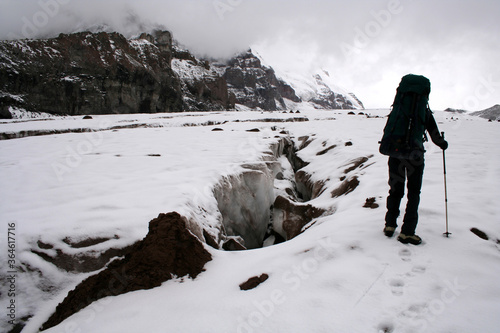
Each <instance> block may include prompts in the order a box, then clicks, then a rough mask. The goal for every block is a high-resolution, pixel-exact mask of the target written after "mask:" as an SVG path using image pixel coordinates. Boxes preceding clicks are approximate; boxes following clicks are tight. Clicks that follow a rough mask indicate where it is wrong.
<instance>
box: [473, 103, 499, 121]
mask: <svg viewBox="0 0 500 333" xmlns="http://www.w3.org/2000/svg"><path fill="white" fill-rule="evenodd" d="M471 116H478V117H481V118H485V119H488V120H491V121H493V120H500V105H499V104H496V105H494V106H492V107H491V108H488V109H486V110H482V111H477V112H472V113H471Z"/></svg>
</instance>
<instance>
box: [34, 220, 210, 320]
mask: <svg viewBox="0 0 500 333" xmlns="http://www.w3.org/2000/svg"><path fill="white" fill-rule="evenodd" d="M210 260H211V255H210V253H208V252H207V251H206V250H205V248H204V247H203V245H202V243H201V242H200V241H199V240H198V238H196V237H195V236H194V235H193V234H192V233H191V232H189V231H188V230H187V228H186V220H185V219H184V218H183V217H181V216H180V215H179V214H178V213H175V212H174V213H169V214H160V215H159V216H158V217H157V218H156V219H153V220H152V221H151V222H150V223H149V232H148V234H147V236H146V237H145V238H144V239H143V240H142V241H141V242H139V243H138V244H136V245H135V246H134V248H133V249H132V250H131V252H130V253H129V254H127V255H126V256H125V258H124V259H121V260H116V261H114V262H112V263H111V264H109V265H108V267H107V268H106V269H105V270H103V271H101V272H100V273H98V274H96V275H93V276H90V277H89V278H87V279H85V280H84V281H83V282H82V283H80V284H79V285H78V286H77V287H76V288H75V289H74V290H72V291H70V292H69V293H68V296H67V297H66V298H65V299H64V300H63V301H62V303H60V304H59V305H58V306H57V308H56V311H55V313H54V314H53V315H52V316H51V317H50V318H49V320H48V321H47V322H46V323H45V324H43V326H42V329H48V328H50V327H53V326H56V325H58V324H59V323H61V322H62V321H63V320H64V319H66V318H68V317H69V316H71V315H72V314H74V313H76V312H78V311H79V310H81V309H83V308H85V307H86V306H88V305H89V304H91V303H92V302H94V301H96V300H98V299H100V298H103V297H106V296H117V295H121V294H124V293H127V292H130V291H135V290H140V289H151V288H154V287H158V286H160V285H161V284H162V283H163V282H165V281H167V280H170V279H172V278H174V277H183V276H186V275H189V276H190V277H191V278H196V276H198V274H200V273H201V272H202V271H203V267H204V265H205V263H206V262H208V261H210Z"/></svg>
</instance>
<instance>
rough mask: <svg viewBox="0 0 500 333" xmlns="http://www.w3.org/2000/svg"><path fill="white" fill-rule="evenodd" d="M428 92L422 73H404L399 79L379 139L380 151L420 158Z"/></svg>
mask: <svg viewBox="0 0 500 333" xmlns="http://www.w3.org/2000/svg"><path fill="white" fill-rule="evenodd" d="M430 92H431V82H430V81H429V79H428V78H426V77H424V76H421V75H413V74H408V75H406V76H404V77H403V78H402V79H401V83H400V84H399V87H398V89H397V92H396V97H395V98H394V104H393V105H392V111H391V113H390V114H389V118H388V119H387V123H386V125H385V128H384V135H383V137H382V140H381V141H380V153H382V154H384V155H388V156H391V157H396V158H403V159H418V158H420V157H422V155H423V154H424V152H425V150H424V140H425V139H426V137H425V121H426V118H427V112H429V111H428V102H429V93H430ZM424 137H425V139H424Z"/></svg>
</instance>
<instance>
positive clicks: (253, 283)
mask: <svg viewBox="0 0 500 333" xmlns="http://www.w3.org/2000/svg"><path fill="white" fill-rule="evenodd" d="M268 278H269V275H267V274H266V273H264V274H262V275H261V276H254V277H251V278H250V279H248V280H247V281H245V282H243V283H242V284H240V289H241V290H250V289H255V288H257V286H258V285H259V284H261V283H262V282H264V281H266V280H267V279H268Z"/></svg>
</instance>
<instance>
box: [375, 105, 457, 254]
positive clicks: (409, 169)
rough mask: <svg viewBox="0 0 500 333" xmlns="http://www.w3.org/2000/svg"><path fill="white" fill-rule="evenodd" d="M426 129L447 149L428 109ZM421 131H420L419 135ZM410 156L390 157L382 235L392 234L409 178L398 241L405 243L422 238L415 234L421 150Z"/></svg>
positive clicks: (420, 184) (422, 161)
mask: <svg viewBox="0 0 500 333" xmlns="http://www.w3.org/2000/svg"><path fill="white" fill-rule="evenodd" d="M425 129H426V130H427V131H428V132H429V135H430V136H431V139H432V142H433V143H434V144H436V145H437V146H439V147H440V148H441V149H443V150H446V149H447V148H448V142H446V140H445V139H444V138H443V137H442V136H441V134H440V133H439V129H438V126H437V124H436V120H435V119H434V116H433V115H432V112H431V111H430V110H429V109H427V111H426V117H425ZM423 135H424V133H422V136H423ZM410 157H411V158H409V159H401V158H395V157H389V186H390V190H389V196H388V197H387V214H386V215H385V228H384V234H385V235H386V236H387V237H392V236H393V235H394V231H395V230H396V228H397V226H398V225H397V222H396V221H397V218H398V216H399V213H400V211H399V206H400V203H401V199H402V198H403V196H404V188H405V181H408V184H407V188H408V202H407V205H406V210H405V215H404V218H403V225H402V227H401V233H400V235H399V236H398V241H400V242H401V243H404V244H408V243H409V244H414V245H418V244H420V243H422V239H421V238H420V237H419V236H417V235H415V229H416V228H417V223H418V205H419V203H420V190H421V188H422V178H423V174H424V164H425V163H424V154H423V153H421V152H418V153H415V154H411V155H410Z"/></svg>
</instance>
